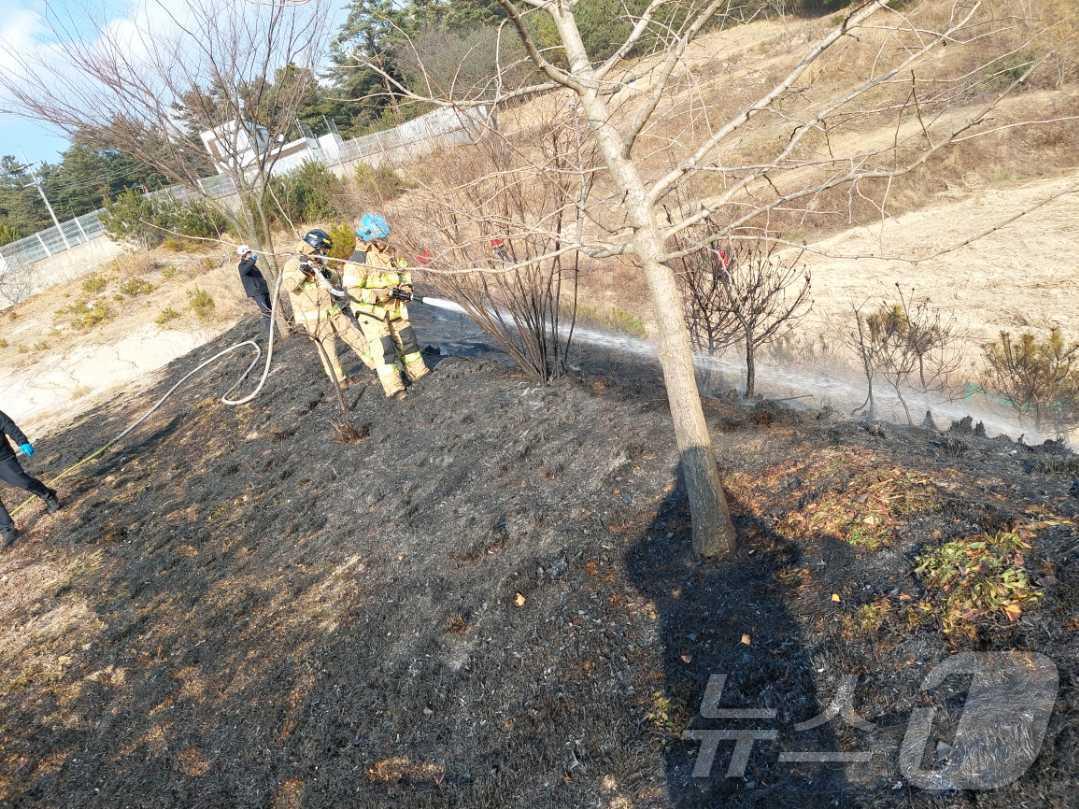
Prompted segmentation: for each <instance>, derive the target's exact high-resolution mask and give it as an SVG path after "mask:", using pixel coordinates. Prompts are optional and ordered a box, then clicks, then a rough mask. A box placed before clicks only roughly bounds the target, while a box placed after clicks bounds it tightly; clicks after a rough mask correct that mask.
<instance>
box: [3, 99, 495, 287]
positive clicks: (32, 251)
mask: <svg viewBox="0 0 1079 809" xmlns="http://www.w3.org/2000/svg"><path fill="white" fill-rule="evenodd" d="M489 115H490V111H489V110H488V109H486V108H477V109H475V110H470V111H461V110H452V109H440V110H435V111H434V112H429V113H427V114H426V115H421V116H419V117H418V118H413V119H412V120H411V121H406V122H405V123H403V124H401V125H400V126H398V127H395V128H393V129H387V130H385V131H382V132H375V133H374V134H371V135H364V136H363V137H360V138H354V139H352V140H347V141H342V140H340V139H331V141H330V142H328V143H325V144H324V143H323V139H321V138H320V139H317V140H316V139H308V145H307V149H305V150H303V151H302V152H300V153H298V154H295V155H290V156H289V159H288V160H282V161H280V162H279V163H278V165H277V166H275V173H278V174H282V173H287V172H289V171H291V170H292V169H295V168H297V167H298V166H299V165H300V164H302V163H303V162H305V161H308V160H316V161H318V162H320V163H323V164H324V165H327V166H339V165H343V164H347V163H354V162H360V161H366V162H375V163H381V162H401V161H403V160H407V159H410V158H412V157H416V156H419V155H421V154H425V153H429V152H431V151H434V150H435V149H437V148H440V147H442V146H450V145H453V144H457V143H468V142H470V141H472V140H474V139H475V136H476V133H477V132H478V131H479V130H480V128H482V126H483V125H484V124H485V123H486V121H487V119H488V116H489ZM198 185H199V188H200V189H201V191H202V194H204V195H206V196H208V197H211V198H214V199H221V198H223V197H228V196H231V195H232V194H235V193H236V192H237V188H236V183H235V181H234V180H233V179H232V178H231V177H230V176H229V175H227V174H218V175H215V176H213V177H203V178H202V179H200V180H199V181H198ZM148 196H149V197H151V198H154V199H161V198H165V197H168V198H171V199H175V200H177V201H180V202H185V201H188V200H192V199H198V198H199V197H200V194H199V193H197V192H195V191H194V190H192V189H190V188H185V187H184V186H181V185H173V186H169V187H168V188H162V189H160V190H159V191H152V192H150V194H149V195H148ZM102 213H104V210H103V209H98V210H96V211H91V212H90V213H88V214H84V215H83V216H80V217H78V218H76V219H69V220H68V221H66V222H61V223H60V227H59V228H57V227H55V226H53V227H51V228H48V229H46V230H42V231H40V232H38V233H35V234H34V235H32V236H27V237H26V238H24V239H19V240H18V241H14V242H11V243H10V244H5V245H4V246H3V247H0V274H2V273H5V272H10V271H12V270H15V269H19V268H25V267H27V266H29V265H31V264H34V263H36V262H38V261H42V260H44V259H47V258H50V257H52V256H54V255H56V254H57V253H62V252H64V251H65V250H71V249H74V248H76V247H79V246H80V245H84V244H89V243H90V242H92V241H93V240H94V239H98V238H101V237H103V236H104V235H105V227H104V225H102V223H101V214H102Z"/></svg>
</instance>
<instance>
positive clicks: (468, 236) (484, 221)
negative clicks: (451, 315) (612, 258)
mask: <svg viewBox="0 0 1079 809" xmlns="http://www.w3.org/2000/svg"><path fill="white" fill-rule="evenodd" d="M563 113H565V111H563ZM580 133H581V130H580V129H579V128H578V127H576V126H574V125H573V122H572V121H571V120H569V121H568V120H567V118H566V115H565V114H560V115H555V116H553V117H552V118H550V119H548V120H546V121H544V122H542V123H541V124H539V125H538V126H536V127H535V128H534V129H533V130H532V131H531V132H530V137H529V138H528V139H527V141H526V142H523V143H517V144H511V143H509V142H508V141H506V140H504V139H502V138H498V137H495V136H493V135H488V136H485V137H481V138H480V139H479V141H478V142H477V143H475V144H473V145H470V146H466V147H458V148H456V149H454V150H452V151H451V152H449V153H447V154H446V155H445V156H444V158H443V159H442V160H430V161H426V163H425V166H424V167H423V168H421V169H419V170H417V171H414V172H413V174H412V177H413V179H414V181H415V182H416V184H417V187H416V188H415V189H413V191H412V192H411V194H410V195H409V197H408V208H407V210H404V211H401V213H400V218H401V219H402V220H403V224H404V226H403V227H401V228H400V230H401V232H402V233H403V234H404V236H403V238H404V239H405V240H406V243H407V244H409V246H410V248H411V251H412V252H413V253H414V254H425V256H426V255H429V256H430V259H429V260H428V259H427V258H426V257H425V259H424V261H425V262H426V269H427V270H428V277H430V278H431V280H432V281H433V283H434V284H435V286H436V287H438V288H439V289H440V290H442V291H443V292H444V293H445V294H446V295H447V296H448V297H450V298H451V299H453V300H455V301H457V302H458V303H460V304H461V305H462V306H463V307H464V309H465V310H466V311H467V312H468V313H469V315H470V316H471V317H472V319H473V320H475V321H476V323H477V324H478V325H479V326H480V328H482V329H483V330H484V331H485V332H487V333H488V334H489V335H491V337H492V338H494V340H495V342H496V343H497V344H498V345H499V346H501V347H502V348H503V349H504V350H505V351H506V353H508V354H509V355H510V357H511V358H513V360H514V361H515V362H516V364H517V365H518V366H519V367H520V368H521V369H523V370H524V371H525V372H526V373H528V374H529V375H530V376H532V377H533V378H535V379H536V380H538V381H540V382H547V381H550V380H551V379H553V378H555V377H558V376H560V375H561V374H563V373H564V372H565V370H566V361H567V358H568V353H569V349H570V345H571V344H572V340H573V331H574V326H575V323H576V314H577V292H578V278H579V272H580V252H579V251H578V250H577V249H576V247H575V246H574V245H576V244H578V243H579V242H580V229H581V226H582V211H583V206H584V201H585V199H586V198H587V194H588V182H587V180H586V176H587V173H586V172H585V171H584V169H583V167H584V165H585V164H586V163H587V161H588V158H589V157H590V155H589V154H587V153H585V151H583V144H582V142H581V139H580V137H579V136H580ZM565 245H569V249H564V246H565ZM455 267H456V268H482V271H481V270H480V269H477V270H474V271H467V270H466V271H463V272H461V271H458V272H449V270H450V269H451V268H455Z"/></svg>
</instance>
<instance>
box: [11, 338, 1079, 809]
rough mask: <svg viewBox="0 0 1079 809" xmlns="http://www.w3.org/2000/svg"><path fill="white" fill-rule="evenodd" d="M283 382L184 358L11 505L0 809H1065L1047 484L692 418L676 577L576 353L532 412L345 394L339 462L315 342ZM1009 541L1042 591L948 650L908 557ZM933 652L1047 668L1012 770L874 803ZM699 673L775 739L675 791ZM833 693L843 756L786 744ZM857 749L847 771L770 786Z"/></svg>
mask: <svg viewBox="0 0 1079 809" xmlns="http://www.w3.org/2000/svg"><path fill="white" fill-rule="evenodd" d="M455 328H457V326H456V325H455V324H454V322H453V321H448V322H446V323H442V324H437V323H433V322H431V321H430V320H427V319H423V318H422V317H421V318H420V319H419V322H418V329H419V331H420V333H421V338H422V337H426V338H427V339H432V336H433V335H436V334H443V335H446V337H445V341H446V346H447V347H451V346H456V347H458V348H460V347H461V346H466V347H467V346H469V345H472V344H470V343H469V340H470V338H469V337H468V335H467V334H463V335H460V339H459V340H455V339H453V338H454V329H455ZM253 330H254V324H253V323H252V322H251V321H247V322H245V323H243V324H241V325H240V326H239V327H237V329H234V330H233V331H232V332H231V333H229V334H227V335H225V336H223V337H222V338H221V340H220V341H218V342H217V343H213V344H209V345H207V346H205V347H203V348H202V349H199V350H198V351H195V352H193V353H192V354H191V355H189V356H187V357H184V358H182V359H180V360H178V361H176V362H175V363H173V364H172V365H171V366H170V367H169V368H168V370H167V378H166V379H164V380H163V381H162V382H161V383H160V384H159V385H158V386H157V389H156V390H153V391H150V392H148V393H147V394H146V395H145V396H144V397H142V399H141V400H140V401H137V402H126V403H119V404H114V405H109V406H103V407H100V408H98V409H96V410H94V411H92V412H90V413H88V414H86V415H85V416H84V417H83V418H81V419H79V420H78V421H77V422H76V423H75V424H73V425H72V426H71V427H70V429H68V430H66V431H64V432H62V433H60V434H57V435H53V436H48V437H42V438H40V439H39V440H38V442H37V443H38V445H39V455H38V456H37V458H35V461H34V463H33V464H31V467H32V468H33V469H35V470H36V471H38V472H41V473H44V474H45V475H46V476H48V475H50V474H55V473H56V472H58V471H59V470H60V469H62V468H64V467H66V466H67V465H68V464H70V463H72V462H73V461H75V460H76V459H77V458H79V457H81V456H83V455H84V454H86V453H87V452H89V451H91V450H92V449H94V448H96V447H97V446H99V445H100V444H101V443H102V442H103V441H104V440H106V439H107V438H108V437H110V436H111V435H112V434H114V433H115V432H116V431H118V429H119V428H120V427H121V426H122V425H124V424H126V423H127V422H128V421H129V420H130V419H132V418H133V417H134V416H135V415H136V414H138V413H139V412H141V411H142V409H143V408H144V407H145V406H146V405H147V404H148V403H149V402H150V401H152V400H153V397H154V395H155V394H157V393H160V392H161V391H162V390H163V389H164V388H165V386H166V385H168V384H169V379H170V378H176V377H178V376H179V375H180V374H181V373H183V372H185V370H186V369H188V368H191V367H193V366H194V364H195V363H197V362H198V361H199V360H200V358H202V357H204V356H208V355H209V354H210V353H211V352H214V351H216V350H219V348H220V347H221V345H223V344H226V343H227V342H235V341H236V340H237V339H239V338H241V337H246V336H248V335H250V334H252V333H253ZM472 347H473V348H474V345H472ZM278 356H279V360H278V364H277V365H276V367H275V370H274V372H273V373H272V374H271V376H270V378H269V382H268V383H267V387H266V390H265V391H264V393H263V395H262V396H261V397H260V398H259V399H258V400H257V401H256V402H254V403H253V404H250V405H247V406H244V407H241V408H238V409H230V408H224V407H222V406H221V405H220V404H218V403H217V402H216V399H215V392H218V391H221V390H223V389H224V388H225V387H227V386H228V385H229V384H230V383H231V381H232V379H233V378H234V375H235V374H236V373H237V371H238V369H239V368H240V367H242V365H243V361H242V360H240V359H238V358H237V359H235V360H232V362H231V364H230V365H228V366H220V367H214V368H212V369H209V370H208V371H207V372H206V373H205V376H204V377H202V378H201V379H200V380H198V382H197V384H193V385H192V386H191V387H189V388H186V389H185V390H184V391H183V392H182V393H181V394H179V395H177V396H176V397H175V398H174V399H173V400H170V402H169V403H168V404H167V405H166V406H165V407H164V408H163V409H162V410H161V411H160V412H159V413H158V414H157V415H156V416H155V417H154V418H153V419H152V420H151V421H150V422H149V423H147V424H146V425H144V426H143V427H142V428H140V430H139V431H138V432H137V433H136V434H134V435H132V436H131V438H130V440H129V442H128V443H127V444H126V445H125V446H123V447H122V448H119V449H118V450H117V451H116V452H115V453H113V454H111V455H109V456H107V457H106V458H104V459H102V460H100V461H99V462H97V463H96V464H95V465H94V466H92V467H89V468H86V469H84V470H82V471H80V472H79V473H78V475H77V476H76V477H75V478H73V479H72V480H69V481H68V482H67V483H66V484H65V485H64V487H63V489H62V496H63V497H64V499H65V501H66V502H67V507H66V508H65V510H64V511H62V512H61V513H60V514H58V515H55V516H45V515H44V514H42V513H41V512H40V511H39V509H38V507H37V506H36V505H35V506H34V507H33V509H32V510H31V512H30V513H29V514H25V515H22V517H21V519H22V520H23V522H24V525H25V527H26V529H27V530H26V533H25V535H24V538H23V539H22V540H21V541H20V542H19V543H18V544H17V545H16V546H15V547H14V548H13V549H10V550H9V551H7V552H6V553H4V554H3V555H0V583H2V584H3V589H2V591H0V801H2V802H3V803H4V804H5V805H10V806H20V807H22V806H27V807H29V806H34V807H37V806H41V807H45V806H83V807H110V809H111V808H113V807H155V809H161V807H168V806H176V807H195V806H205V807H210V806H215V807H216V806H230V807H275V809H281V808H283V807H330V806H357V807H359V806H362V807H383V806H384V807H400V806H409V807H425V806H431V807H434V806H438V807H451V806H452V807H505V806H530V807H552V808H553V807H567V806H600V807H611V808H612V809H614V807H618V809H625V808H626V807H672V806H675V807H680V808H681V807H704V806H716V805H719V804H720V803H722V805H725V806H762V807H764V806H767V807H786V806H798V807H807V806H825V805H842V806H854V805H862V806H889V807H891V806H895V807H898V806H903V807H909V806H916V807H930V806H933V807H938V806H939V807H944V806H949V807H952V806H974V805H975V804H976V805H977V806H978V807H980V808H983V809H984V807H1014V806H1017V805H1029V806H1053V807H1064V806H1066V805H1068V802H1069V801H1070V800H1071V799H1070V798H1069V797H1068V796H1069V795H1074V782H1073V780H1072V779H1073V778H1074V773H1075V770H1076V760H1075V750H1076V745H1075V740H1076V738H1077V736H1076V734H1077V730H1079V729H1077V726H1076V719H1075V714H1074V705H1075V699H1076V694H1075V682H1076V679H1075V678H1076V675H1077V674H1079V671H1077V670H1076V665H1077V664H1076V661H1077V660H1079V639H1077V635H1076V632H1075V629H1076V608H1077V606H1079V605H1077V600H1076V597H1077V594H1079V555H1077V554H1076V553H1075V551H1076V542H1077V534H1076V525H1075V520H1076V517H1077V514H1079V484H1077V483H1073V477H1076V476H1077V472H1076V466H1075V461H1074V459H1073V458H1070V457H1067V456H1059V457H1058V456H1056V455H1053V454H1051V453H1047V452H1045V451H1034V450H1030V449H1027V448H1022V447H1018V446H1016V445H1014V444H1011V443H1009V442H1007V441H998V440H985V439H980V438H977V437H975V436H970V435H961V434H953V435H947V436H942V435H939V434H937V433H933V432H926V431H920V430H907V429H903V430H899V429H894V430H893V429H892V428H884V429H882V430H877V431H875V432H867V431H866V430H864V429H863V428H862V427H861V426H859V425H857V424H849V423H832V422H831V421H830V420H829V419H828V417H827V416H820V417H818V416H816V415H808V414H801V415H800V414H796V413H792V412H787V411H783V410H780V409H777V408H775V407H774V406H771V407H769V406H763V405H762V406H761V407H758V408H756V409H745V408H742V407H738V406H734V405H730V404H727V403H725V402H723V401H719V400H709V402H708V418H709V421H710V423H712V424H713V425H714V427H715V428H716V440H717V447H718V452H719V454H720V460H721V462H722V464H723V465H724V467H725V469H726V482H727V486H728V490H729V493H730V497H731V502H732V506H733V508H734V509H735V511H736V513H737V520H738V525H739V531H740V535H741V542H742V548H741V551H740V552H739V554H737V555H736V556H735V557H733V558H731V559H730V560H727V561H726V562H724V563H721V564H715V565H700V564H698V563H696V562H694V561H693V560H692V559H691V558H690V555H689V546H690V539H689V526H688V517H687V513H686V506H685V503H684V499H683V496H682V494H681V491H680V488H679V487H678V485H677V475H676V466H677V457H676V455H675V453H674V452H673V451H672V448H671V447H670V442H669V434H670V426H669V416H668V414H667V413H666V411H665V406H664V405H663V404H662V402H664V401H665V400H664V398H663V396H662V390H661V388H660V387H659V386H658V380H657V378H656V374H655V371H654V369H652V368H651V367H648V366H638V365H635V364H633V363H629V362H624V361H619V360H617V359H616V358H612V357H603V356H594V355H593V356H583V357H581V358H580V359H581V362H582V363H583V364H584V367H586V368H589V367H602V368H604V369H606V371H605V375H604V376H597V375H590V376H580V377H577V378H573V379H567V380H565V381H563V382H561V383H559V384H557V385H554V386H551V387H546V388H544V387H536V386H535V385H532V384H530V383H529V382H527V381H526V380H525V379H523V378H521V377H519V376H517V375H516V374H514V373H513V372H512V371H509V370H507V369H506V368H505V367H504V366H502V365H499V364H497V363H493V362H491V361H489V360H485V359H469V358H464V357H450V358H447V359H444V360H443V361H442V362H441V363H440V364H439V366H438V367H437V369H436V371H435V373H434V374H433V375H432V376H431V377H429V378H428V379H426V380H424V381H423V383H422V384H421V385H420V386H419V387H418V388H417V389H416V390H414V391H413V393H412V395H410V397H409V398H408V399H407V400H405V401H404V402H391V403H387V402H386V401H384V400H383V399H382V398H381V396H379V395H378V391H377V386H375V385H369V386H367V387H364V388H360V389H353V390H351V391H350V392H349V404H350V406H351V408H352V409H351V415H350V418H351V420H352V422H353V424H355V425H356V426H357V427H364V428H366V429H364V430H363V431H364V432H367V433H368V437H367V438H366V439H365V440H364V441H362V442H360V443H355V444H340V443H337V442H336V441H335V440H334V436H335V433H334V431H333V429H332V428H331V426H330V422H331V421H332V420H333V419H334V418H335V405H334V404H333V402H332V399H331V397H330V396H329V395H328V394H327V390H326V386H325V381H324V379H323V377H322V375H321V371H320V369H319V367H318V362H317V361H315V360H314V357H313V356H312V354H311V353H310V347H309V346H308V345H307V344H306V343H304V342H303V341H301V340H298V339H294V340H289V341H288V342H287V343H286V344H285V345H284V346H282V348H281V351H280V353H279V355H278ZM4 496H5V497H8V496H9V495H8V493H7V492H5V494H4ZM1007 530H1014V531H1015V532H1017V536H1019V537H1021V538H1023V539H1025V540H1026V541H1028V542H1029V543H1030V544H1031V547H1030V549H1029V550H1028V551H1027V552H1026V553H1025V554H1023V555H1022V556H1020V558H1019V559H1018V560H1016V559H1011V564H1017V565H1019V566H1020V567H1021V568H1023V569H1025V570H1027V571H1029V575H1030V577H1031V581H1032V583H1033V584H1032V586H1034V587H1036V588H1037V590H1038V591H1039V592H1041V593H1042V597H1041V599H1040V600H1038V601H1030V602H1024V609H1022V611H1021V614H1017V615H1015V616H1013V617H1014V620H1008V619H1007V618H1006V617H1005V616H1004V613H1003V612H1001V611H999V610H998V609H991V610H990V611H988V612H987V613H986V614H984V615H970V616H967V617H965V618H962V619H955V620H957V621H958V623H957V624H956V625H955V626H953V627H952V632H951V633H950V634H947V635H946V634H944V633H943V631H942V620H944V618H945V616H946V615H947V614H948V613H946V612H945V611H944V605H945V602H946V594H944V593H942V592H940V591H938V590H936V589H934V588H933V587H932V586H931V584H930V583H929V582H928V581H927V580H925V579H923V577H922V576H921V575H918V574H915V573H914V572H913V568H914V566H915V560H916V558H917V557H918V555H919V554H923V553H926V552H930V551H934V550H939V549H940V548H942V547H943V546H944V543H947V542H949V541H952V540H962V539H963V538H970V537H977V536H979V535H982V534H983V532H989V533H990V534H991V535H993V536H996V535H997V533H998V532H1001V531H1007ZM952 618H953V619H954V618H955V616H954V615H953V616H952ZM960 649H977V650H981V651H985V650H1011V649H1026V650H1030V651H1039V652H1042V653H1044V654H1046V655H1048V656H1049V657H1051V658H1052V659H1053V660H1054V661H1056V664H1057V666H1059V668H1060V674H1061V689H1062V690H1061V695H1060V698H1059V700H1058V702H1057V706H1058V707H1057V711H1056V713H1054V715H1053V717H1052V720H1051V722H1050V726H1049V734H1048V737H1047V741H1046V743H1045V745H1044V747H1043V751H1042V754H1041V756H1040V758H1039V759H1038V760H1037V762H1036V763H1035V764H1034V766H1033V767H1032V768H1031V770H1030V771H1029V773H1028V774H1027V775H1026V776H1024V777H1023V778H1022V779H1021V780H1020V781H1018V782H1017V783H1016V784H1014V785H1012V786H1008V787H1005V788H1002V789H1000V790H997V791H994V792H984V793H976V792H966V793H954V792H953V793H933V792H923V791H919V790H910V789H907V788H903V789H899V790H897V789H894V788H893V787H894V785H895V784H896V783H897V782H898V783H902V779H901V778H900V777H899V775H898V773H897V765H896V750H897V747H898V743H899V739H900V738H901V736H902V733H903V729H904V727H905V723H906V718H907V715H908V714H909V712H910V709H911V707H912V706H913V705H915V704H922V703H925V702H928V703H930V704H932V705H934V706H935V707H937V708H938V710H939V714H938V717H939V718H938V725H936V727H937V730H936V734H937V737H939V738H941V739H947V738H948V734H949V732H950V728H954V723H955V721H956V718H957V715H958V711H959V709H960V705H961V702H962V700H961V699H958V700H957V698H956V694H957V692H954V691H945V692H933V693H932V694H919V688H920V685H921V681H922V679H923V677H924V676H925V674H926V673H927V672H928V671H929V670H930V668H931V667H932V665H934V664H936V663H937V662H939V661H941V660H943V659H945V658H946V657H947V656H948V655H949V654H950V653H951V652H952V651H955V650H960ZM716 673H725V674H727V675H728V682H727V686H726V689H725V691H724V694H723V700H724V704H726V705H742V706H746V707H761V706H762V705H763V706H764V707H768V708H771V709H775V710H777V711H778V712H779V713H778V719H777V722H778V725H779V726H778V731H779V737H778V739H777V740H776V741H775V742H774V743H761V744H758V745H756V746H755V748H754V751H753V754H752V756H751V757H750V760H749V767H748V770H747V773H746V777H745V778H744V779H743V778H738V779H726V778H724V777H723V774H724V771H725V768H726V761H727V758H728V754H729V750H727V749H726V748H721V751H720V754H719V756H718V757H717V759H716V764H715V769H714V772H713V777H712V778H711V779H695V778H693V777H691V769H692V767H693V764H694V760H695V753H696V749H697V743H696V742H690V741H686V740H684V739H683V737H682V733H683V732H684V731H685V730H686V729H687V728H691V727H701V726H702V725H701V723H702V722H704V723H705V724H706V725H707V721H706V720H702V719H701V718H700V717H698V716H697V713H698V708H699V706H700V705H701V700H702V698H703V695H704V688H705V684H706V682H707V681H708V679H709V677H710V675H712V674H716ZM846 675H858V676H859V677H860V679H859V684H858V687H857V692H856V697H855V699H856V707H857V710H858V713H860V714H861V715H862V716H864V717H866V718H867V719H868V720H869V721H872V722H874V723H875V724H876V728H875V729H874V730H873V731H872V733H870V734H869V735H868V736H866V735H865V734H861V733H860V732H856V731H854V730H852V729H851V728H849V727H846V726H841V725H839V724H838V723H836V724H825V725H822V726H820V727H817V728H815V729H814V730H811V731H802V732H796V731H795V729H794V728H793V723H794V722H798V721H803V720H806V719H808V718H810V717H812V716H815V715H817V714H818V713H820V711H821V710H823V708H824V707H825V706H826V705H827V704H828V703H829V702H830V700H831V699H832V696H833V695H834V694H835V692H836V688H837V686H838V684H839V683H840V681H841V678H842V677H844V676H846ZM713 724H714V723H713ZM865 748H871V749H873V750H876V751H877V755H875V756H874V758H873V760H872V761H871V763H869V764H867V765H850V766H847V767H837V766H834V765H828V766H817V765H811V764H800V765H797V766H794V767H791V766H790V765H788V764H781V763H779V762H778V760H777V751H778V750H781V749H786V750H845V751H852V750H857V749H865ZM941 749H943V748H941ZM938 752H939V751H938ZM998 752H999V751H998Z"/></svg>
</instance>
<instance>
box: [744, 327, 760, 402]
mask: <svg viewBox="0 0 1079 809" xmlns="http://www.w3.org/2000/svg"><path fill="white" fill-rule="evenodd" d="M756 392H757V365H756V363H755V362H754V357H753V336H752V335H750V334H747V335H746V398H747V399H752V398H753V396H754V395H755V394H756Z"/></svg>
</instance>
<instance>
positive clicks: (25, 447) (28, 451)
mask: <svg viewBox="0 0 1079 809" xmlns="http://www.w3.org/2000/svg"><path fill="white" fill-rule="evenodd" d="M19 449H21V450H22V454H23V455H25V456H26V457H27V458H29V457H31V456H32V455H33V454H34V448H33V447H32V446H30V444H19Z"/></svg>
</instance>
